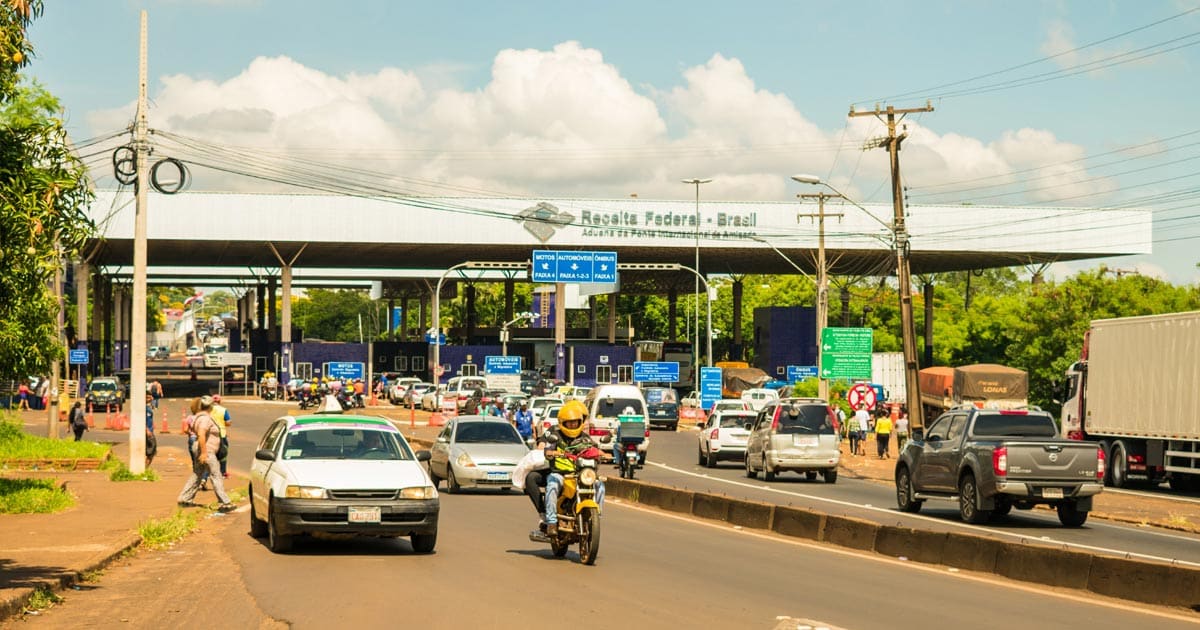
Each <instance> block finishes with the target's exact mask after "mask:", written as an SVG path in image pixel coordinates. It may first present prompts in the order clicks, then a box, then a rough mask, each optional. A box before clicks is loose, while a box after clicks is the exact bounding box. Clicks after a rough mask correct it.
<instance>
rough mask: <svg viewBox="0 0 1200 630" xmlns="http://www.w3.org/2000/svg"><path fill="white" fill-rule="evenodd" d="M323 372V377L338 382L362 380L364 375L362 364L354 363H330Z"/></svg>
mask: <svg viewBox="0 0 1200 630" xmlns="http://www.w3.org/2000/svg"><path fill="white" fill-rule="evenodd" d="M324 370H325V376H328V377H329V378H336V379H340V380H344V379H356V378H362V377H363V375H364V374H365V373H366V370H365V369H364V366H363V364H362V363H356V362H354V361H330V362H328V363H326V364H325V366H324Z"/></svg>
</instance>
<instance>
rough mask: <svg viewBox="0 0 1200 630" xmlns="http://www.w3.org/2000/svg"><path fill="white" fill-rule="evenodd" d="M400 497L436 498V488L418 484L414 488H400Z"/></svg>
mask: <svg viewBox="0 0 1200 630" xmlns="http://www.w3.org/2000/svg"><path fill="white" fill-rule="evenodd" d="M400 498H401V499H436V498H437V490H435V489H434V488H433V486H418V487H415V488H401V489H400Z"/></svg>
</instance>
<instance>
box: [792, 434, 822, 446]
mask: <svg viewBox="0 0 1200 630" xmlns="http://www.w3.org/2000/svg"><path fill="white" fill-rule="evenodd" d="M820 443H821V439H820V438H818V437H817V436H815V435H793V436H792V444H793V445H795V446H817V445H819V444H820Z"/></svg>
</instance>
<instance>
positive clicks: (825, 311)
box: [796, 192, 845, 400]
mask: <svg viewBox="0 0 1200 630" xmlns="http://www.w3.org/2000/svg"><path fill="white" fill-rule="evenodd" d="M796 196H797V197H799V198H800V199H816V200H817V213H816V214H813V213H811V212H810V213H801V214H797V215H796V220H797V221H799V220H800V219H802V218H809V219H811V218H814V217H815V218H816V219H817V230H818V231H817V395H818V396H820V397H821V400H829V383H828V382H827V381H826V380H825V378H824V377H822V376H821V331H823V330H825V322H826V321H827V320H828V319H829V270H828V265H826V263H825V217H827V216H830V217H837V218H838V220H839V221H840V220H841V219H842V216H844V215H843V214H842V213H841V212H838V213H836V214H825V200H826V199H845V197H843V196H841V195H840V194H834V195H831V194H829V193H826V192H819V193H801V194H798V195H796Z"/></svg>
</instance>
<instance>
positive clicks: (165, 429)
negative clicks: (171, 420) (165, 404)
mask: <svg viewBox="0 0 1200 630" xmlns="http://www.w3.org/2000/svg"><path fill="white" fill-rule="evenodd" d="M158 432H159V433H170V432H171V428H170V427H169V426H168V425H167V413H166V412H165V411H164V412H163V419H162V428H160V429H159V430H158Z"/></svg>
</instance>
